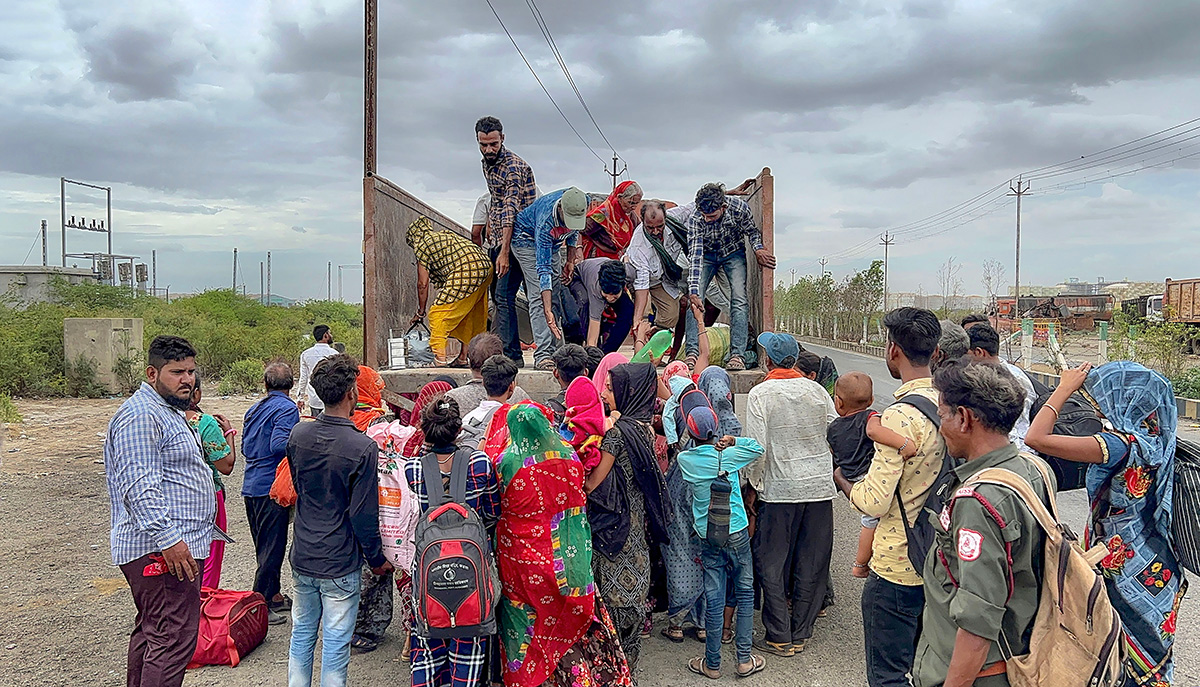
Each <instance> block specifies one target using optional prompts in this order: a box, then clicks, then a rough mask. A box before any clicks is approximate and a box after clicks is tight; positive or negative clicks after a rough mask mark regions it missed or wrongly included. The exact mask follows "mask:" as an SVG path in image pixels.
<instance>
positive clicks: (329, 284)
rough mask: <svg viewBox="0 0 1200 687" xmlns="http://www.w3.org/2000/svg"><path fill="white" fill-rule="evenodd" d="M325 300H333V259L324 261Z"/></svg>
mask: <svg viewBox="0 0 1200 687" xmlns="http://www.w3.org/2000/svg"><path fill="white" fill-rule="evenodd" d="M325 300H327V301H331V300H333V261H332V260H330V261H329V262H327V263H325Z"/></svg>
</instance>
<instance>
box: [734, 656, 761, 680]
mask: <svg viewBox="0 0 1200 687" xmlns="http://www.w3.org/2000/svg"><path fill="white" fill-rule="evenodd" d="M766 667H767V659H765V658H763V657H762V656H759V655H758V654H750V670H747V671H746V672H744V673H743V672H742V667H741V666H740V665H739V666H738V668H737V676H738V677H739V678H743V677H750V676H751V675H753V674H755V673H761V672H762V671H763V670H765V669H766Z"/></svg>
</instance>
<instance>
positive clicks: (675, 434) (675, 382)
mask: <svg viewBox="0 0 1200 687" xmlns="http://www.w3.org/2000/svg"><path fill="white" fill-rule="evenodd" d="M684 367H685V368H686V367H687V366H686V365H685V366H684ZM667 386H668V387H670V389H671V398H668V399H667V402H666V403H665V404H664V405H663V414H662V423H663V434H664V435H666V438H667V443H668V444H675V443H677V442H678V441H679V428H678V427H676V426H675V411H676V409H678V408H679V397H680V396H682V395H683V392H685V391H687V390H688V389H694V388H696V385H695V384H693V383H692V380H691V378H690V377H680V376H679V375H675V376H674V377H668V378H667Z"/></svg>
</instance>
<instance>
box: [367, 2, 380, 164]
mask: <svg viewBox="0 0 1200 687" xmlns="http://www.w3.org/2000/svg"><path fill="white" fill-rule="evenodd" d="M364 5H365V7H364V17H363V24H364V27H363V33H364V34H365V35H364V36H363V120H364V121H363V176H364V177H368V176H371V175H372V174H374V173H375V147H376V146H375V126H376V121H377V119H376V106H375V93H376V91H377V90H378V86H379V77H378V73H379V72H378V69H377V68H376V67H377V65H378V54H379V31H378V28H379V0H366V2H365V3H364Z"/></svg>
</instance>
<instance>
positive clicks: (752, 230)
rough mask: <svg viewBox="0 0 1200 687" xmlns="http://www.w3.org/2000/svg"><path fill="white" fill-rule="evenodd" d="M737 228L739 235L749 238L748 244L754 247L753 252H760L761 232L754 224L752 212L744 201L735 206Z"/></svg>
mask: <svg viewBox="0 0 1200 687" xmlns="http://www.w3.org/2000/svg"><path fill="white" fill-rule="evenodd" d="M737 226H738V229H739V232H738V233H739V234H741V235H745V236H749V237H750V244H751V245H752V246H754V250H762V248H763V242H762V231H760V230H759V228H758V225H756V224H755V223H754V212H753V211H751V210H750V205H749V204H748V203H746V202H745V201H742V202H740V203H738V205H737Z"/></svg>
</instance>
